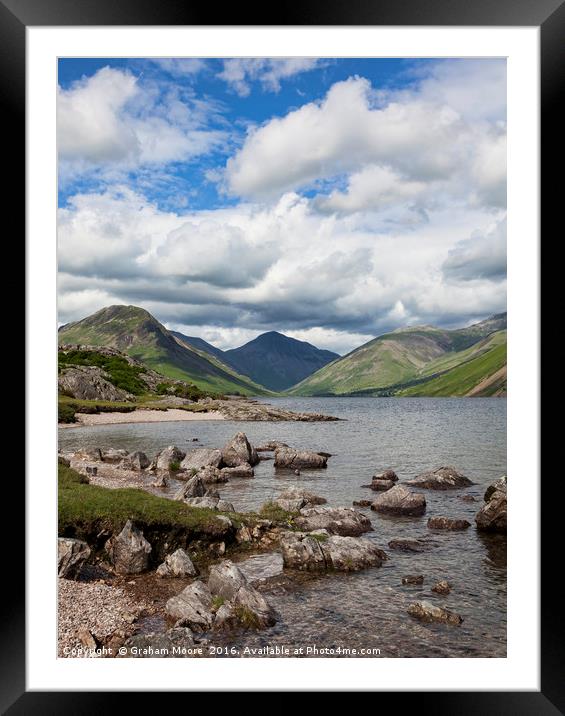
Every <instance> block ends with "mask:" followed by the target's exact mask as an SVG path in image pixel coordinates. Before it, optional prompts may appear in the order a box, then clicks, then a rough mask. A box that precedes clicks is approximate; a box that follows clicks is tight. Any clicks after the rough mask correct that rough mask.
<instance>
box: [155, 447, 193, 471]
mask: <svg viewBox="0 0 565 716" xmlns="http://www.w3.org/2000/svg"><path fill="white" fill-rule="evenodd" d="M185 455H186V453H185V452H184V451H183V450H181V449H180V448H178V447H177V446H176V445H169V446H168V447H166V448H164V450H161V452H159V453H158V454H157V456H156V458H155V465H156V467H157V470H169V469H170V468H171V465H172V464H174V463H179V465H180V463H181V462H182V460H183V458H184V456H185Z"/></svg>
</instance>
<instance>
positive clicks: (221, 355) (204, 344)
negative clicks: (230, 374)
mask: <svg viewBox="0 0 565 716" xmlns="http://www.w3.org/2000/svg"><path fill="white" fill-rule="evenodd" d="M171 333H172V334H173V336H176V338H179V339H180V340H181V341H182V342H183V343H186V344H188V345H189V346H191V347H192V348H196V350H197V351H204V353H208V354H209V355H212V356H215V357H216V358H217V359H218V360H221V361H223V362H224V363H225V364H226V365H230V363H229V361H228V360H227V358H226V354H225V352H224V351H223V350H222V349H221V348H216V346H213V345H212V344H211V343H208V341H205V340H204V339H203V338H198V337H197V336H185V335H184V333H179V332H178V331H171Z"/></svg>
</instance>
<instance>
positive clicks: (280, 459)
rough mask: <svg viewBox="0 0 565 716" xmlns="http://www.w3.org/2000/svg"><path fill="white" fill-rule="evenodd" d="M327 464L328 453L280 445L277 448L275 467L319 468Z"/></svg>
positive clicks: (290, 468) (291, 468) (294, 468)
mask: <svg viewBox="0 0 565 716" xmlns="http://www.w3.org/2000/svg"><path fill="white" fill-rule="evenodd" d="M327 466H328V457H327V453H318V452H311V451H308V450H294V449H293V448H288V447H279V448H277V449H276V450H275V467H283V468H287V469H289V470H296V469H300V468H304V469H307V468H309V469H319V468H324V467H327Z"/></svg>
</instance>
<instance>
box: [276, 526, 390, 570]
mask: <svg viewBox="0 0 565 716" xmlns="http://www.w3.org/2000/svg"><path fill="white" fill-rule="evenodd" d="M281 551H282V555H283V562H284V566H285V567H290V568H293V569H300V570H306V571H314V572H319V571H325V570H332V569H334V570H337V571H340V572H356V571H358V570H361V569H366V568H367V567H380V566H381V565H382V563H383V561H384V560H386V559H387V557H386V554H385V553H384V552H383V551H382V550H381V549H379V548H378V547H376V546H375V545H374V544H373V543H372V542H371V541H370V540H368V539H364V538H362V537H341V536H339V535H329V534H328V533H327V532H325V531H324V530H319V531H317V532H314V533H310V534H304V533H301V532H288V533H287V534H286V535H284V537H283V538H282V540H281Z"/></svg>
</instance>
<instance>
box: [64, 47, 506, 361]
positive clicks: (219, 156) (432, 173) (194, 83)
mask: <svg viewBox="0 0 565 716" xmlns="http://www.w3.org/2000/svg"><path fill="white" fill-rule="evenodd" d="M58 75H59V77H58V82H59V87H58V103H57V145H58V159H59V161H58V184H59V209H58V261H59V321H60V323H67V322H69V321H75V320H80V319H81V318H84V317H86V316H87V315H90V314H91V313H93V312H95V311H97V310H99V309H100V308H103V307H104V306H108V305H111V304H133V305H136V306H141V307H143V308H145V309H147V310H148V311H150V312H151V313H152V314H153V315H154V316H155V317H156V318H158V319H159V320H160V321H161V322H163V323H164V324H165V325H166V326H167V327H168V328H170V329H174V330H178V331H181V332H182V333H185V334H186V335H192V336H200V337H202V338H204V339H205V340H207V341H209V342H211V343H213V344H214V345H217V346H218V347H219V348H222V349H227V348H234V347H236V346H239V345H241V344H243V343H245V342H246V341H248V340H251V339H253V338H254V337H256V336H257V335H259V334H260V333H263V332H265V331H269V330H277V331H280V332H282V333H285V334H286V335H289V336H292V337H294V338H298V339H300V340H306V341H309V342H310V343H313V344H314V345H317V346H318V347H320V348H326V349H330V350H334V351H336V352H338V353H340V354H344V353H347V352H348V351H350V350H352V349H354V348H356V347H357V346H359V345H361V344H362V343H365V342H366V341H368V340H370V339H371V338H374V337H375V336H377V335H380V334H382V333H385V332H387V331H390V330H395V329H397V328H401V327H406V326H411V325H421V324H433V325H438V326H442V327H446V328H450V327H459V326H463V325H468V324H469V323H472V322H474V321H477V320H481V319H482V318H485V317H487V316H489V315H491V314H493V313H498V312H501V311H505V310H506V62H505V60H504V59H490V60H484V59H470V60H469V59H465V60H462V59H438V60H435V59H328V58H323V59H316V58H296V57H294V58H288V59H284V58H282V59H281V58H277V59H269V58H249V59H246V58H234V59H197V58H162V59H139V58H137V59H108V58H104V59H93V58H88V59H80V58H77V59H61V60H59V71H58Z"/></svg>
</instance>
